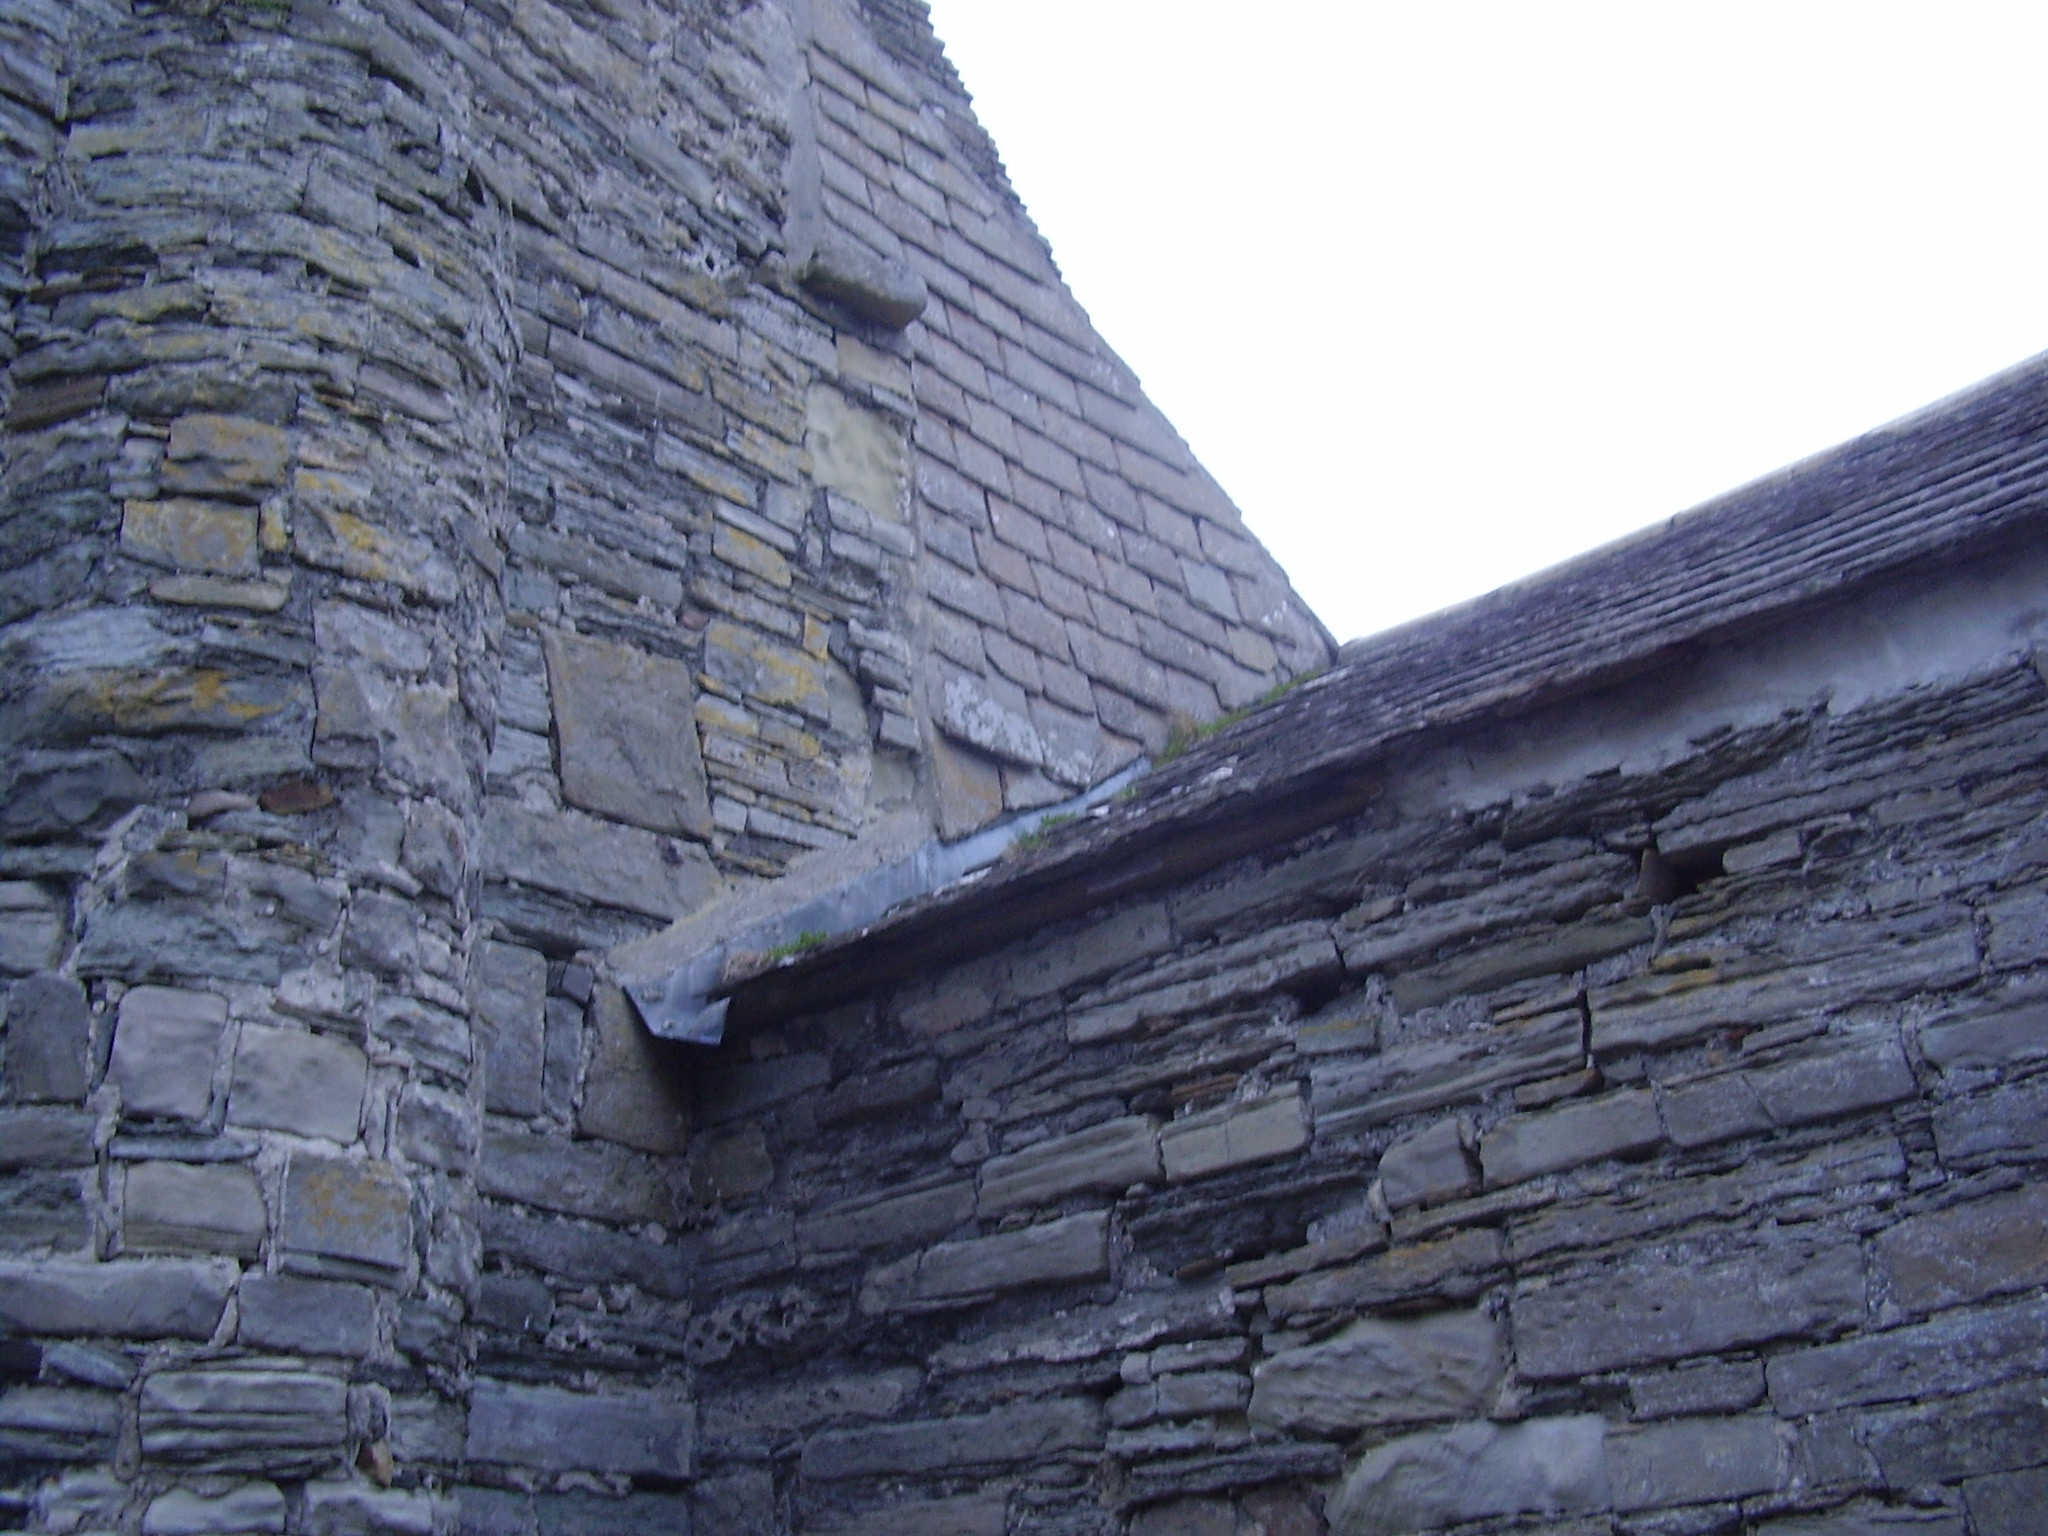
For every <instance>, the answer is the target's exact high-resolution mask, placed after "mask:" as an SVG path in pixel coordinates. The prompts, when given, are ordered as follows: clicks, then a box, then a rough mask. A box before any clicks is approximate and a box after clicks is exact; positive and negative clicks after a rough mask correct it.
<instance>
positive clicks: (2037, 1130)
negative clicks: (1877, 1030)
mask: <svg viewBox="0 0 2048 1536" xmlns="http://www.w3.org/2000/svg"><path fill="white" fill-rule="evenodd" d="M1934 1144H1935V1146H1936V1147H1937V1148H1939V1149H1940V1152H1941V1160H1942V1162H1943V1163H1944V1164H1946V1165H1947V1166H1949V1167H1950V1168H1973V1167H1980V1166H1982V1165H1983V1164H1985V1163H1988V1162H2017V1161H2022V1160H2028V1161H2031V1160H2032V1159H2034V1158H2038V1157H2040V1156H2041V1155H2042V1154H2043V1153H2044V1152H2048V1077H2030V1078H2027V1079H2024V1080H2023V1081H2020V1082H2016V1083H2015V1082H2007V1083H2000V1084H1998V1085H1997V1086H1996V1087H1993V1088H1989V1089H1987V1090H1985V1091H1984V1092H1982V1093H1976V1094H1972V1095H1970V1096H1969V1097H1968V1098H1961V1099H1950V1100H1947V1101H1946V1102H1944V1103H1941V1104H1938V1105H1936V1106H1935V1110H1934Z"/></svg>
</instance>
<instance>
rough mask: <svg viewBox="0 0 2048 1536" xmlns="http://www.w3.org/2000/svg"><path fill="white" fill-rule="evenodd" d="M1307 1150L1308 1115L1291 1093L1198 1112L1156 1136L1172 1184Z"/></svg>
mask: <svg viewBox="0 0 2048 1536" xmlns="http://www.w3.org/2000/svg"><path fill="white" fill-rule="evenodd" d="M1307 1144H1308V1110H1307V1106H1306V1105H1304V1104H1303V1102H1302V1099H1301V1095H1300V1093H1299V1091H1298V1090H1296V1089H1294V1088H1288V1089H1285V1090H1283V1091H1282V1092H1279V1093H1276V1094H1270V1095H1268V1096H1267V1097H1265V1098H1262V1099H1255V1100H1252V1101H1251V1102H1249V1103H1245V1104H1232V1105H1228V1106H1226V1107H1224V1108H1222V1109H1212V1110H1204V1111H1202V1112H1201V1113H1199V1114H1193V1115H1189V1116H1188V1117H1187V1118H1186V1119H1184V1120H1176V1121H1174V1122H1173V1123H1172V1124H1171V1125H1168V1126H1165V1127H1164V1128H1162V1129H1161V1131H1160V1133H1159V1150H1160V1154H1161V1156H1162V1157H1163V1158H1164V1159H1165V1163H1166V1176H1167V1178H1169V1179H1172V1180H1174V1181H1175V1182H1179V1181H1181V1180H1183V1179H1199V1178H1203V1177H1205V1176H1207V1175H1209V1174H1214V1173H1222V1172H1225V1171H1226V1170H1228V1169H1232V1168H1242V1167H1245V1166H1247V1165H1249V1164H1252V1163H1263V1162H1267V1161H1269V1160H1271V1159H1273V1158H1276V1157H1286V1156H1287V1155H1288V1154H1289V1153H1292V1152H1298V1151H1300V1150H1301V1148H1302V1147H1304V1146H1306V1145H1307Z"/></svg>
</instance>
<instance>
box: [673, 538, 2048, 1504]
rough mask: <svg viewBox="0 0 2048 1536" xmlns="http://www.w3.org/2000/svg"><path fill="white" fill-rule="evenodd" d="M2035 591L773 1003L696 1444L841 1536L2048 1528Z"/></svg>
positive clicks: (1872, 604)
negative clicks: (898, 980)
mask: <svg viewBox="0 0 2048 1536" xmlns="http://www.w3.org/2000/svg"><path fill="white" fill-rule="evenodd" d="M2044 576H2048V565H2044V562H2043V558H2042V555H2041V553H2040V545H2039V543H2038V540H2036V541H2035V543H2034V544H2033V545H2032V546H2031V547H2030V549H2029V550H2027V551H2025V552H2014V553H2009V554H2005V555H2001V556H1999V557H1997V558H1996V559H1994V560H1990V561H1986V562H1982V563H1979V564H1977V565H1974V566H1966V567H1961V568H1955V567H1947V568H1944V567H1939V566H1921V567H1918V568H1916V569H1915V570H1913V571H1912V572H1911V573H1910V574H1908V575H1906V576H1904V577H1902V578H1900V579H1899V580H1897V581H1895V582H1893V583H1891V584H1889V585H1885V586H1882V587H1878V588H1874V589H1870V590H1866V591H1865V592H1864V593H1863V594H1861V595H1860V596H1859V597H1858V598H1856V599H1855V600H1853V601H1849V602H1844V603H1838V604H1835V605H1832V606H1829V607H1823V608H1812V607H1808V608H1806V609H1804V610H1803V611H1801V612H1799V613H1798V614H1797V615H1796V617H1794V618H1792V619H1791V620H1790V621H1789V622H1782V623H1780V625H1779V626H1778V627H1777V628H1775V629H1773V630H1772V631H1770V632H1768V633H1764V634H1760V635H1759V634H1751V635H1750V636H1748V637H1747V638H1744V639H1741V640H1731V641H1729V642H1727V643H1724V644H1722V645H1720V646H1718V647H1716V648H1714V649H1712V650H1708V651H1706V652H1704V653H1698V654H1696V656H1695V658H1694V659H1685V658H1683V657H1680V658H1676V659H1673V660H1671V661H1668V662H1667V663H1666V664H1664V665H1663V666H1662V667H1661V668H1658V669H1653V670H1651V671H1649V672H1648V673H1647V675H1639V676H1638V677H1637V679H1636V680H1634V681H1632V682H1628V683H1624V684H1618V685H1614V686H1610V687H1608V688H1607V689H1605V690H1602V691H1599V692H1595V693H1592V694H1587V695H1581V696H1580V697H1579V698H1577V699H1575V700H1570V701H1564V702H1559V703H1555V704H1552V705H1550V706H1548V707H1544V708H1534V709H1531V708H1523V709H1519V710H1517V711H1516V712H1515V713H1514V714H1513V716H1512V717H1511V718H1497V717H1489V715H1488V713H1487V712H1486V711H1485V710H1483V709H1482V710H1481V711H1480V712H1479V717H1478V718H1477V719H1476V721H1475V722H1474V723H1473V724H1471V725H1469V726H1467V727H1465V728H1463V729H1460V730H1457V731H1454V732H1448V733H1445V732H1439V733H1436V734H1435V735H1433V736H1423V737H1420V738H1417V739H1415V740H1414V741H1412V742H1411V743H1410V744H1408V745H1406V746H1403V747H1400V748H1398V749H1393V750H1390V752H1389V753H1388V754H1387V755H1386V756H1384V757H1383V758H1382V759H1381V761H1380V762H1379V763H1378V764H1377V765H1376V769H1375V771H1374V774H1373V776H1372V777H1371V779H1370V788H1369V790H1368V791H1366V792H1363V796H1364V800H1365V804H1364V808H1363V809H1360V810H1356V811H1354V812H1351V813H1350V814H1347V815H1343V816H1341V817H1340V818H1339V819H1337V820H1335V821H1333V822H1332V823H1331V824H1329V825H1326V826H1324V827H1323V828H1321V829H1320V830H1317V831H1315V832H1313V833H1310V834H1308V835H1306V836H1300V837H1298V838H1295V839H1292V840H1286V841H1281V842H1278V843H1275V844H1274V845H1272V846H1269V847H1266V848H1264V849H1262V850H1261V851H1259V852H1257V853H1255V854H1254V855H1252V856H1250V857H1247V858H1242V859H1239V860H1237V861H1235V862H1232V863H1229V864H1226V865H1225V866H1223V867H1221V868H1219V869H1216V870H1214V871H1213V872H1211V873H1207V874H1204V875H1201V876H1198V877H1190V878H1184V879H1180V880H1177V881H1176V880H1165V881H1162V882H1159V883H1157V884H1155V887H1154V888H1153V889H1151V890H1150V891H1148V892H1146V893H1145V894H1143V895H1134V896H1131V897H1127V898H1125V899H1123V900H1122V901H1120V902H1118V903H1117V904H1115V905H1112V906H1109V907H1103V908H1098V909H1096V910H1094V911H1091V912H1088V913H1087V914H1086V915H1084V916H1081V917H1078V918H1075V919H1072V920H1069V921H1068V922H1066V923H1065V924H1063V925H1061V926H1059V927H1056V928H1054V929H1052V930H1051V931H1043V932H1038V933H1028V934H1027V936H1025V937H1022V938H1019V939H1016V940H1014V941H1012V942H1010V943H1008V944H1007V945H1003V946H1001V947H988V946H981V945H977V944H976V943H975V942H974V940H973V938H972V936H971V935H972V932H973V931H974V930H973V929H971V928H963V925H962V924H961V923H960V921H959V920H958V919H957V918H956V919H954V920H953V921H952V923H951V931H952V932H953V933H954V935H955V938H954V940H953V942H952V950H953V958H952V960H951V961H950V962H948V963H947V964H945V965H944V966H941V967H937V968H934V969H931V970H928V971H927V973H926V974H924V975H923V976H920V977H917V978H915V979H913V980H911V981H909V982H907V983H905V984H903V985H901V986H897V987H893V988H889V989H886V990H884V989H877V990H875V991H874V992H873V993H871V994H870V995H867V996H861V997H857V998H855V999H854V1000H853V1001H850V1002H847V1003H844V1004H842V1005H840V1006H838V1007H836V1008H835V1009H833V1010H832V1011H830V1012H828V1013H824V1014H806V1013H804V1012H803V1011H802V1010H801V1009H798V1010H795V1011H790V1010H787V1009H784V1010H781V1011H779V1012H777V1011H773V1010H770V1009H768V1008H767V1006H766V1004H765V1003H761V1004H757V1005H756V1007H755V1009H754V1011H753V1013H752V1015H751V1022H750V1023H749V1024H748V1025H747V1026H746V1027H745V1028H744V1029H739V1028H738V1027H737V1026H736V1036H737V1038H735V1039H734V1040H733V1041H732V1042H731V1043H730V1044H729V1045H727V1046H726V1047H725V1048H723V1049H722V1051H721V1052H720V1053H719V1054H718V1057H717V1062H716V1065H713V1066H711V1067H709V1068H708V1069H703V1070H699V1071H697V1072H696V1073H694V1074H693V1076H694V1077H695V1078H696V1092H697V1096H698V1104H699V1110H700V1116H701V1119H702V1121H703V1126H702V1128H701V1129H700V1130H699V1131H698V1132H697V1134H696V1136H695V1138H694V1139H693V1142H692V1148H693V1156H694V1157H695V1158H697V1159H699V1160H700V1161H701V1162H715V1163H718V1164H719V1165H720V1166H725V1164H724V1162H723V1160H724V1159H726V1158H737V1157H738V1156H739V1151H738V1149H744V1165H745V1167H746V1168H747V1170H748V1176H747V1179H746V1183H745V1186H744V1187H740V1186H734V1187H733V1188H731V1189H730V1190H729V1191H728V1192H725V1193H722V1194H721V1195H720V1197H719V1203H720V1208H721V1213H722V1214H721V1218H720V1220H719V1223H718V1224H717V1225H716V1226H714V1227H713V1228H712V1229H711V1236H712V1239H713V1241H715V1242H717V1243H718V1244H720V1245H721V1246H719V1247H717V1248H716V1249H715V1250H713V1249H707V1250H706V1251H705V1252H704V1254H703V1257H702V1259H701V1261H700V1268H699V1270H698V1279H697V1285H698V1287H699V1291H698V1294H699V1295H700V1296H701V1297H702V1298H703V1302H700V1306H702V1305H704V1304H705V1303H710V1304H713V1305H715V1307H716V1308H717V1310H716V1312H715V1313H711V1314H704V1313H700V1317H705V1316H715V1317H716V1318H717V1319H718V1320H719V1322H720V1325H721V1331H720V1332H719V1334H718V1335H717V1337H716V1339H715V1341H714V1342H713V1343H712V1345H711V1347H710V1348H708V1349H705V1350H703V1351H702V1352H701V1353H700V1354H699V1356H698V1361H697V1364H698V1368H697V1371H696V1375H695V1380H696V1383H697V1392H698V1395H699V1398H698V1400H699V1412H700V1418H699V1424H700V1440H699V1452H700V1455H701V1456H702V1457H703V1459H704V1464H705V1467H706V1468H707V1471H712V1470H716V1471H720V1472H726V1470H727V1469H730V1470H729V1473H728V1474H727V1475H732V1476H735V1477H737V1476H740V1475H742V1474H743V1473H744V1474H746V1475H751V1476H753V1477H754V1478H755V1479H756V1480H757V1484H758V1486H759V1487H760V1488H761V1489H762V1490H763V1492H764V1493H765V1491H766V1489H767V1488H768V1487H769V1485H770V1484H771V1482H772V1484H773V1486H774V1488H775V1490H776V1494H777V1498H778V1500H779V1504H778V1506H777V1508H778V1515H777V1519H778V1521H779V1522H780V1523H777V1524H774V1525H772V1526H768V1527H767V1528H770V1529H776V1530H782V1529H788V1530H799V1531H809V1530H827V1531H835V1532H859V1533H876V1536H880V1533H884V1532H892V1533H893V1532H901V1531H906V1530H908V1531H920V1532H922V1531H931V1532H941V1531H943V1532H964V1531H972V1532H988V1533H1003V1532H1027V1531H1028V1532H1076V1533H1078V1532H1091V1533H1092V1532H1110V1531H1116V1532H1123V1531H1128V1532H1130V1533H1132V1536H1168V1533H1172V1536H1193V1533H1200V1536H1209V1533H1217V1536H1224V1533H1236V1536H1252V1533H1265V1536H1282V1533H1285V1536H1297V1533H1301V1536H1306V1533H1312V1532H1321V1531H1324V1530H1329V1531H1333V1532H1337V1533H1341V1536H1382V1533H1384V1536H1395V1533H1409V1532H1423V1531H1428V1532H1437V1531H1452V1530H1456V1531H1460V1532H1464V1531H1470V1532H1474V1533H1478V1532H1493V1531H1499V1530H1505V1529H1513V1530H1517V1531H1543V1532H1546V1533H1554V1536H1565V1533H1570V1536H1594V1533H1601V1536H1612V1533H1652V1532H1655V1533H1676V1532H1681V1531H1682V1532H1700V1533H1704V1532H1718V1533H1735V1532H1756V1533H1771V1536H1795V1533H1796V1536H1820V1533H1828V1536H1835V1533H1841V1536H1848V1533H1852V1532H1854V1533H1863V1532H1868V1531H1874V1530H1883V1531H1892V1530H1900V1531H1905V1530H1911V1531H1915V1532H1926V1533H1929V1536H1932V1533H1950V1536H1962V1533H1965V1532H1972V1533H1976V1536H1993V1533H2018V1532H2022V1531H2035V1530H2038V1529H2039V1528H2040V1514H2039V1506H2040V1500H2041V1498H2042V1496H2043V1495H2044V1493H2048V1433H2044V1431H2048V1419H2044V1409H2043V1406H2042V1402H2041V1393H2040V1383H2041V1380H2042V1378H2043V1375H2044V1368H2048V1289H2044V1287H2048V1201H2044V1198H2043V1193H2042V1185H2041V1169H2042V1160H2043V1159H2044V1157H2048V1098H2044V1094H2048V1076H2044V1075H2043V1069H2044V1067H2048V992H2044V990H2043V987H2044V980H2048V977H2044V973H2043V971H2042V969H2041V967H2042V963H2043V960H2044V957H2048V947H2044V946H2048V927H2044V919H2048V905H2044V901H2043V897H2042V895H2041V887H2042V880H2043V871H2044V863H2048V849H2044V845H2043V843H2042V840H2041V835H2040V828H2041V826H2042V825H2043V812H2044V809H2048V780H2044V777H2043V769H2044V764H2048V682H2044V679H2043V674H2042V667H2041V663H2040V656H2041V654H2042V652H2041V651H2040V650H2038V649H2037V647H2038V646H2039V645H2040V644H2041V642H2042V640H2043V639H2044V638H2048V637H2044V635H2043V632H2042V617H2041V609H2040V605H2039V601H2038V594H2039V591H2040V590H2041V582H2042V580H2043V578H2044ZM1496 633H1498V632H1496ZM1318 686H1320V687H1322V688H1324V690H1325V691H1328V692H1335V691H1336V690H1341V689H1343V688H1345V687H1346V686H1347V683H1346V674H1345V673H1344V672H1341V671H1340V672H1339V673H1337V674H1335V675H1334V676H1333V677H1332V678H1331V679H1330V680H1328V682H1327V683H1326V684H1322V685H1318ZM1312 707H1313V706H1308V705H1305V706H1304V712H1307V711H1308V710H1309V709H1311V708H1312ZM1332 709H1333V710H1334V706H1332ZM1281 744H1282V745H1283V746H1284V744H1285V742H1284V738H1283V741H1282V743H1281ZM1230 748H1231V742H1230V740H1229V739H1228V738H1225V739H1223V740H1221V741H1219V742H1218V743H1216V744H1215V747H1214V749H1213V751H1211V752H1210V753H1209V754H1208V755H1207V756H1205V757H1203V758H1202V759H1201V760H1200V761H1199V762H1198V763H1196V764H1194V765H1193V766H1191V767H1190V768H1189V770H1188V778H1189V779H1190V781H1192V780H1193V779H1195V778H1199V777H1201V776H1202V775H1203V774H1204V773H1208V774H1214V773H1217V772H1222V771H1224V769H1226V768H1228V767H1229V765H1230V764H1231V763H1232V762H1233V761H1235V762H1236V763H1237V771H1239V772H1241V773H1242V772H1245V771H1246V768H1247V764H1246V763H1245V761H1244V760H1243V753H1242V752H1240V753H1239V754H1238V755H1237V757H1236V758H1233V756H1232V753H1231V750H1230ZM1061 837H1070V838H1074V839H1078V840H1079V841H1080V843H1081V845H1082V851H1081V852H1080V853H1077V854H1076V855H1075V857H1074V860H1073V862H1072V864H1071V867H1070V868H1069V869H1068V870H1067V872H1066V878H1067V879H1068V880H1069V881H1070V882H1085V881H1087V880H1089V879H1090V878H1102V879H1108V878H1113V877H1114V876H1115V872H1116V871H1118V870H1120V869H1121V868H1122V867H1123V861H1124V858H1125V857H1127V856H1126V855H1123V854H1121V853H1120V850H1119V847H1118V845H1117V843H1116V841H1115V839H1114V838H1111V837H1109V836H1108V834H1106V833H1105V834H1095V833H1091V832H1090V831H1089V830H1088V829H1087V828H1086V827H1085V826H1083V827H1075V828H1071V829H1068V830H1067V831H1066V832H1063V833H1056V834H1054V842H1055V851H1056V845H1057V841H1058V839H1060V838H1061ZM1091 837H1094V838H1097V839H1098V841H1097V842H1096V844H1095V845H1094V846H1093V847H1092V849H1091V848H1089V847H1088V846H1087V844H1088V840H1089V839H1090V838H1091ZM1047 857H1051V854H1050V853H1049V854H1048V855H1047ZM1020 889H1022V887H1021V886H1020ZM956 904H957V903H956ZM926 920H927V921H928V923H929V925H930V926H931V928H932V929H933V930H934V931H935V932H938V933H944V932H945V931H947V929H948V919H947V916H946V903H945V901H944V900H943V899H942V900H940V901H939V902H937V903H935V905H934V907H933V909H932V911H931V912H930V913H928V914H927V917H926ZM886 938H887V934H886V933H885V932H878V933H877V934H876V935H874V936H871V937H870V938H869V939H868V940H866V941H858V940H856V941H853V942H852V944H851V946H850V949H849V953H850V954H852V955H857V954H858V953H859V950H860V947H861V944H862V942H865V943H866V944H867V945H868V947H869V948H871V949H873V950H874V951H875V953H876V955H877V956H878V964H879V956H880V955H881V953H882V951H881V949H880V948H879V946H880V945H882V944H883V943H884V941H885V940H886ZM796 963H797V965H798V967H799V968H800V970H801V967H802V965H803V963H804V962H802V961H798V962H796ZM814 969H815V970H816V974H817V977H818V983H817V984H819V985H822V984H823V981H824V977H825V976H826V974H827V973H826V972H825V971H824V970H823V969H822V960H821V961H820V962H819V965H818V966H817V967H814ZM803 988H804V983H803V982H802V981H801V980H800V979H799V980H798V981H796V982H795V983H794V984H793V986H792V987H791V988H790V989H789V990H787V991H785V992H782V993H778V994H776V995H777V996H782V997H788V996H801V994H802V991H803ZM763 996H764V997H765V996H766V994H763ZM747 1002H748V996H747V993H746V991H745V989H742V991H741V993H740V994H739V997H738V998H737V999H736V1003H735V1017H736V1018H738V1017H739V1015H740V1011H741V1009H742V1008H744V1007H745V1005H746V1004H747ZM742 1234H743V1235H744V1236H743V1237H742V1236H741V1235H742Z"/></svg>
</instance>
